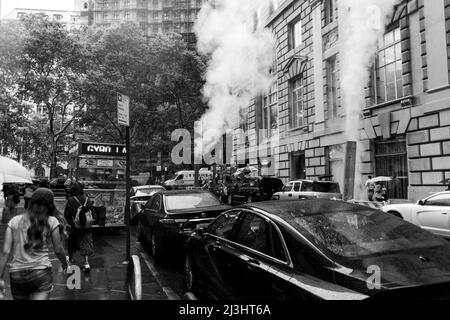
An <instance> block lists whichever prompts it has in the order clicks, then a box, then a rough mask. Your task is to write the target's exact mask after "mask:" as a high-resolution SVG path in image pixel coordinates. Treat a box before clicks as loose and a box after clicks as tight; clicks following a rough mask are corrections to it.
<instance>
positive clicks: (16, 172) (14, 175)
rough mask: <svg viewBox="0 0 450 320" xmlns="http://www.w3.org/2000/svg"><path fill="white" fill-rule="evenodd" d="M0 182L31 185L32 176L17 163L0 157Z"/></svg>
mask: <svg viewBox="0 0 450 320" xmlns="http://www.w3.org/2000/svg"><path fill="white" fill-rule="evenodd" d="M0 182H1V183H30V184H32V183H33V182H32V181H31V176H30V173H29V172H28V170H27V169H26V168H24V167H23V166H22V165H20V164H19V163H18V162H17V161H14V160H12V159H9V158H5V157H1V156H0Z"/></svg>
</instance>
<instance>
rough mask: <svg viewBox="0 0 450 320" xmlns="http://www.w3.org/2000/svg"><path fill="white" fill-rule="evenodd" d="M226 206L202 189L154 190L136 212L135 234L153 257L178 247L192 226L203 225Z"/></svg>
mask: <svg viewBox="0 0 450 320" xmlns="http://www.w3.org/2000/svg"><path fill="white" fill-rule="evenodd" d="M228 209H230V206H228V205H224V204H223V203H221V202H220V201H219V200H218V199H217V198H216V197H215V196H214V195H213V194H212V193H210V192H208V191H205V190H178V191H162V192H158V193H156V194H155V195H153V197H152V198H151V199H150V200H149V201H148V202H147V204H146V205H145V207H144V210H143V211H142V212H141V213H140V214H139V215H138V238H139V240H140V241H141V242H142V243H144V244H147V243H148V244H150V249H151V250H150V253H151V254H152V255H153V256H154V257H155V258H156V259H157V258H161V257H165V256H167V255H168V254H169V253H170V254H172V253H173V252H174V251H177V250H180V249H181V248H182V246H183V243H184V241H185V240H186V239H187V237H188V236H189V234H191V233H192V232H193V231H194V230H195V229H196V228H198V227H201V226H204V225H207V224H208V223H209V222H211V220H213V219H214V218H216V217H217V216H218V215H219V214H221V213H222V212H224V211H226V210H228Z"/></svg>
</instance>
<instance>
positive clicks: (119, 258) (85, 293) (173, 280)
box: [0, 198, 185, 300]
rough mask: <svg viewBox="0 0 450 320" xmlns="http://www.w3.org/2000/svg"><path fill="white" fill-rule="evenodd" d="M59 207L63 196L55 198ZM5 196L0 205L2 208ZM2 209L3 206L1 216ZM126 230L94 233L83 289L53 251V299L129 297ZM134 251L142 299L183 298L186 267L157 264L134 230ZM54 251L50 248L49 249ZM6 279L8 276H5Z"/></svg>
mask: <svg viewBox="0 0 450 320" xmlns="http://www.w3.org/2000/svg"><path fill="white" fill-rule="evenodd" d="M56 201H57V204H58V207H59V209H61V207H62V205H63V203H64V200H63V199H56ZM3 202H4V201H3V198H2V199H0V208H3V205H4V204H3ZM23 210H24V209H23V200H22V202H21V203H20V204H19V210H18V213H19V214H20V213H21V212H23ZM2 211H3V209H0V216H1V213H2ZM5 229H6V225H5V224H1V225H0V246H2V245H3V240H4V239H3V238H4V234H5ZM125 243H126V233H125V232H124V231H111V230H108V231H100V230H96V231H95V233H94V246H95V255H94V256H93V257H92V258H91V260H90V265H91V271H90V273H85V274H82V278H81V289H80V290H70V289H68V288H67V284H66V281H67V276H66V275H64V274H63V273H62V272H61V270H59V268H60V266H59V265H60V263H59V261H57V259H56V257H55V256H54V254H53V253H51V259H52V262H53V272H54V276H53V280H54V291H53V293H52V295H51V299H52V300H126V299H128V295H127V288H126V272H127V266H125V265H123V263H122V262H123V260H124V258H125ZM131 245H132V254H136V255H138V256H139V258H140V261H141V270H142V293H143V296H142V299H143V300H180V299H181V298H182V296H183V295H184V293H185V289H184V284H183V269H182V266H181V265H174V264H173V263H167V264H164V265H161V264H156V263H155V262H154V261H153V259H152V258H151V257H150V256H149V254H148V253H147V252H146V250H144V249H143V248H142V246H141V245H140V244H139V243H136V237H135V234H134V232H132V239H131ZM50 251H51V250H50ZM75 264H78V265H80V266H81V265H82V263H81V260H80V258H79V257H75ZM5 280H6V281H9V280H8V277H5ZM5 299H11V292H10V290H9V288H8V289H7V292H6V296H5Z"/></svg>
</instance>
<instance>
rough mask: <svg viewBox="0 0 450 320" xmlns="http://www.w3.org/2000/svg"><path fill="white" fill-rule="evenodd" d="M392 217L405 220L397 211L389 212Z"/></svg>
mask: <svg viewBox="0 0 450 320" xmlns="http://www.w3.org/2000/svg"><path fill="white" fill-rule="evenodd" d="M388 213H389V214H390V215H393V216H394V217H397V218H400V219H402V220H403V217H402V215H401V214H400V213H398V212H397V211H389V212H388Z"/></svg>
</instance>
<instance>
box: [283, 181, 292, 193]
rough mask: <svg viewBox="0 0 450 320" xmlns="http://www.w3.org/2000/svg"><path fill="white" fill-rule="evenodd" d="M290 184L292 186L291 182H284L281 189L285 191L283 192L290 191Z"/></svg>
mask: <svg viewBox="0 0 450 320" xmlns="http://www.w3.org/2000/svg"><path fill="white" fill-rule="evenodd" d="M292 186H293V184H292V183H288V184H286V185H285V186H284V187H283V189H282V191H285V192H287V191H291V190H292Z"/></svg>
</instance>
